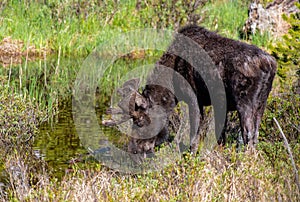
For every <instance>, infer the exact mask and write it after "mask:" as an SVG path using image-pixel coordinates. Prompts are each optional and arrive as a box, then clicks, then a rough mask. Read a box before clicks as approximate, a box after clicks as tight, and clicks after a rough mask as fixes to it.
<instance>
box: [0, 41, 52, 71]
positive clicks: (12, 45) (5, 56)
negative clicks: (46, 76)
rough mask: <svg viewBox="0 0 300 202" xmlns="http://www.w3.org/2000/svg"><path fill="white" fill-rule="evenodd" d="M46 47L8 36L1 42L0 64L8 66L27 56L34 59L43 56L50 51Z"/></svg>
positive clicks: (28, 58) (18, 62)
mask: <svg viewBox="0 0 300 202" xmlns="http://www.w3.org/2000/svg"><path fill="white" fill-rule="evenodd" d="M50 52H51V50H49V49H46V48H39V49H38V48H36V47H35V46H34V45H26V44H25V43H24V42H23V41H21V40H15V39H12V38H11V37H6V38H4V39H3V40H2V41H1V42H0V64H1V65H3V66H4V67H7V66H9V65H11V64H14V65H15V64H20V63H22V60H23V59H24V58H25V59H26V60H28V61H32V60H35V59H38V58H42V57H43V55H44V54H48V53H50Z"/></svg>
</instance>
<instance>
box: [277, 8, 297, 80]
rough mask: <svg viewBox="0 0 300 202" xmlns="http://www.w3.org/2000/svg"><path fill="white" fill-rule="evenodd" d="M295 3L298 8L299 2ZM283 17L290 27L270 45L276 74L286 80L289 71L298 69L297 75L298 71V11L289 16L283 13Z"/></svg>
mask: <svg viewBox="0 0 300 202" xmlns="http://www.w3.org/2000/svg"><path fill="white" fill-rule="evenodd" d="M296 5H297V7H298V8H299V9H300V4H299V3H298V4H296ZM283 18H284V19H285V20H286V21H287V22H288V23H289V24H290V25H291V27H290V29H289V30H288V33H287V34H286V35H284V36H283V40H282V41H281V42H278V43H277V44H276V45H273V46H271V51H272V55H273V56H274V57H275V58H276V59H277V62H278V75H279V76H280V77H281V79H282V81H285V82H287V81H286V80H287V79H288V78H287V76H288V75H289V73H288V72H289V71H291V70H292V71H295V69H298V76H299V71H300V68H299V65H300V52H299V50H300V13H299V12H298V13H295V14H291V15H290V16H289V17H288V16H286V15H283ZM294 75H295V74H294ZM294 75H293V76H294Z"/></svg>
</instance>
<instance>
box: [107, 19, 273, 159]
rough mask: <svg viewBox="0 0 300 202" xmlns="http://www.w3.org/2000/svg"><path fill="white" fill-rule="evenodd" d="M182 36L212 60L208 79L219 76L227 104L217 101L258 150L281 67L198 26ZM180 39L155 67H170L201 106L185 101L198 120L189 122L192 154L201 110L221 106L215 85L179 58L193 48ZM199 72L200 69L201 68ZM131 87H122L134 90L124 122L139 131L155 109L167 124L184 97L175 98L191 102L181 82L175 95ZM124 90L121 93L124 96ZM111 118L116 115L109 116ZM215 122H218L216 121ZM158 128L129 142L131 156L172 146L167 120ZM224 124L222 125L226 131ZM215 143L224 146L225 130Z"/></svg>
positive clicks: (161, 89) (183, 31)
mask: <svg viewBox="0 0 300 202" xmlns="http://www.w3.org/2000/svg"><path fill="white" fill-rule="evenodd" d="M178 35H181V36H184V37H187V38H189V39H190V40H192V41H193V42H194V43H195V44H197V45H198V46H199V47H201V49H202V50H204V51H205V53H206V54H207V55H208V56H209V57H210V59H211V61H212V62H213V64H214V65H215V68H214V69H213V70H212V71H211V72H212V73H209V74H206V76H207V77H212V81H214V80H213V79H214V78H213V77H218V78H219V79H220V80H221V81H222V83H223V86H224V89H225V94H226V95H225V96H226V101H225V100H222V99H220V100H219V102H226V103H225V107H226V112H229V111H237V113H238V116H239V120H240V127H241V134H242V139H243V142H244V144H245V145H248V146H249V147H255V145H256V144H257V142H258V135H259V134H258V133H259V132H258V130H259V125H260V122H261V119H262V116H263V112H264V109H265V107H266V102H267V98H268V95H269V93H270V91H271V88H272V83H273V79H274V76H275V74H276V69H277V64H276V61H275V59H274V58H273V57H272V56H271V55H269V54H268V53H266V52H264V51H263V50H261V49H259V48H258V47H256V46H254V45H250V44H247V43H244V42H240V41H236V40H233V39H229V38H225V37H222V36H220V35H219V34H217V33H215V32H211V31H209V30H207V29H205V28H203V27H200V26H198V25H188V26H185V27H183V28H181V29H180V30H179V31H178ZM176 37H177V36H175V37H174V38H175V39H174V40H173V42H172V43H171V45H170V46H169V48H168V50H167V51H166V52H165V53H164V54H163V55H162V57H161V58H160V59H159V60H158V62H157V63H156V65H155V66H157V67H159V66H163V67H166V68H171V69H172V70H174V72H176V73H178V74H180V75H181V76H182V77H184V79H185V80H186V81H187V82H188V83H189V84H190V86H191V89H192V91H193V93H194V94H195V95H196V98H197V105H195V104H193V103H192V102H189V101H188V100H185V101H187V102H188V103H189V104H188V105H189V114H190V116H192V115H195V113H198V114H196V115H198V116H200V121H199V123H195V122H194V123H193V120H190V121H191V122H192V123H191V130H193V132H194V133H196V136H195V138H192V139H191V143H190V151H191V152H193V153H195V152H197V149H198V144H199V139H200V135H198V134H199V130H200V128H201V120H203V118H204V109H203V108H204V106H210V105H213V107H215V108H217V107H218V106H217V105H218V104H215V106H214V104H213V103H212V100H211V97H210V92H211V91H209V87H210V86H208V85H211V84H212V83H211V82H210V83H207V82H205V81H206V80H209V79H210V78H203V74H200V73H199V71H195V64H191V63H190V62H189V61H188V59H186V58H182V57H180V56H179V55H182V53H183V52H185V53H184V54H185V55H187V57H189V54H190V53H192V52H193V50H189V49H192V48H190V45H188V44H180V42H179V41H178V40H177V39H176ZM184 46H185V47H184ZM177 53H178V54H177ZM198 68H200V69H201V67H198ZM206 71H207V70H206ZM155 74H156V73H155V71H153V73H152V75H150V77H151V78H153V77H155V78H158V77H164V75H163V74H161V73H160V74H159V75H157V74H156V75H155ZM151 78H150V80H151ZM205 79H206V80H205ZM131 82H133V81H131ZM133 83H134V84H131V85H129V84H125V85H124V88H127V89H131V90H129V91H126V92H127V95H125V94H126V93H123V97H124V98H126V99H125V100H130V101H128V103H129V110H127V111H126V110H125V111H124V110H123V113H125V114H127V118H126V119H132V120H133V123H134V125H135V127H136V128H141V129H143V128H147V126H148V125H149V123H151V121H153V120H152V119H153V118H152V117H151V115H152V114H153V113H154V112H155V110H153V109H154V107H155V106H160V108H162V109H163V110H164V112H165V113H166V116H163V117H162V119H168V116H169V115H170V114H172V110H173V109H174V107H175V106H176V105H177V103H178V102H179V101H180V98H178V97H177V96H176V95H183V96H181V97H187V98H188V97H190V93H191V92H190V91H189V90H188V89H186V87H185V85H182V84H181V83H180V82H179V83H178V82H177V83H176V82H174V83H173V84H172V85H173V88H174V91H172V90H169V89H167V88H165V87H164V86H160V85H157V84H153V82H152V83H151V82H150V83H147V84H146V86H145V87H144V89H143V91H142V93H139V92H138V84H137V83H138V81H135V82H133ZM124 88H123V90H121V91H123V92H125V90H124ZM127 105H128V104H127ZM196 106H197V107H196ZM127 108H128V107H127ZM151 110H152V111H151ZM121 111H122V110H121ZM110 113H114V112H112V111H110ZM193 113H194V114H193ZM215 118H216V122H217V121H218V120H217V117H215ZM158 123H159V124H156V125H158V126H157V127H158V128H159V130H160V131H158V132H157V134H156V135H155V136H151V137H149V138H145V137H143V138H141V139H140V140H139V138H138V137H134V138H131V140H130V142H129V145H128V150H129V152H131V153H139V154H145V153H149V152H150V153H151V152H154V147H155V146H157V145H160V144H162V143H163V142H166V141H168V129H167V125H168V120H164V121H159V122H158ZM225 123H226V120H225ZM216 124H217V123H216ZM224 125H225V124H224ZM224 125H222V128H223V127H224ZM225 126H226V125H225ZM193 127H196V129H193ZM147 130H149V128H147ZM150 130H151V129H150ZM217 142H218V144H222V145H223V144H225V143H226V135H225V132H224V129H223V130H222V132H221V135H220V136H219V138H218V141H217Z"/></svg>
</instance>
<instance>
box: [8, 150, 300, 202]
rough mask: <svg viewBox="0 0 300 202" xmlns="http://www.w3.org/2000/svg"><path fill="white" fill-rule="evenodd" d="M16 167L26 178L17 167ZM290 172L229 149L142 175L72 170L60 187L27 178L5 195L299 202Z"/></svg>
mask: <svg viewBox="0 0 300 202" xmlns="http://www.w3.org/2000/svg"><path fill="white" fill-rule="evenodd" d="M19 162H21V161H20V160H19ZM14 166H15V167H19V168H20V169H22V171H23V172H24V173H26V167H23V165H22V164H21V163H19V164H15V165H14ZM291 170H292V168H291V166H289V165H288V164H287V165H286V168H285V170H281V171H278V170H276V168H274V167H273V166H272V165H271V164H270V163H269V162H268V161H267V160H266V159H265V158H264V154H263V153H262V152H260V151H254V152H253V151H252V152H251V151H246V152H241V153H236V152H235V149H234V148H233V149H225V150H222V151H221V150H215V151H213V152H208V153H206V154H205V155H203V157H202V158H201V157H192V156H186V157H185V158H184V159H182V160H180V161H179V162H177V163H176V165H170V166H168V167H166V168H165V169H164V170H163V171H161V172H156V173H148V174H144V175H122V174H119V173H115V172H113V171H111V170H108V169H106V168H100V169H89V170H80V169H77V170H76V168H75V171H74V172H73V173H69V174H66V176H65V177H64V179H62V181H60V182H58V181H55V180H53V179H52V180H51V179H50V178H49V177H47V175H41V176H39V180H38V181H37V182H36V184H35V185H34V186H33V185H30V184H26V183H24V182H25V181H29V180H30V179H29V176H30V175H21V176H23V177H25V178H23V177H21V178H19V179H17V180H14V179H13V180H11V181H10V183H11V187H13V188H11V189H9V190H8V193H9V195H10V196H11V197H10V199H17V200H20V201H298V200H299V199H300V195H299V192H298V190H297V187H296V185H295V183H294V181H293V179H294V177H293V174H292V173H293V172H291ZM11 174H12V173H11ZM10 176H11V175H10ZM11 178H14V177H11ZM26 178H27V179H26Z"/></svg>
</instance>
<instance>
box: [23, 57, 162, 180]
mask: <svg viewBox="0 0 300 202" xmlns="http://www.w3.org/2000/svg"><path fill="white" fill-rule="evenodd" d="M157 58H158V57H157V56H152V57H149V58H146V59H145V58H142V59H132V58H131V59H130V60H128V59H124V58H122V59H121V60H119V61H116V62H115V63H114V64H113V65H112V66H111V67H109V68H108V69H107V71H106V72H105V73H104V76H103V78H102V79H100V81H99V86H101V89H100V88H97V89H96V92H95V94H96V101H95V105H94V111H95V114H96V117H97V122H98V124H99V127H100V128H101V131H103V132H104V136H105V137H106V138H107V140H109V141H110V142H112V143H113V144H114V145H116V146H117V147H118V148H120V149H124V148H125V145H126V142H127V141H128V137H127V136H126V135H125V134H123V133H121V132H120V131H119V130H117V129H116V128H114V127H105V126H103V125H102V124H101V122H102V120H103V118H107V116H106V115H105V111H106V110H107V109H108V108H109V106H110V105H111V104H112V101H111V98H112V97H111V96H112V95H113V93H114V94H116V92H115V88H116V87H117V86H120V85H122V82H123V81H125V80H127V79H128V77H134V76H138V77H140V74H141V70H142V71H144V70H145V68H146V67H148V66H147V64H149V63H150V64H153V63H154V62H155V61H156V60H157ZM82 61H83V59H78V60H75V61H74V60H70V59H61V61H60V67H61V72H60V73H59V74H58V76H57V77H55V76H54V75H53V74H54V73H53V72H55V70H51V68H52V69H53V68H54V69H55V68H56V65H57V61H56V60H55V57H54V59H49V60H48V61H47V62H46V63H45V66H46V68H42V69H44V70H46V69H47V72H46V73H45V74H46V75H47V79H46V80H47V81H48V83H49V84H51V85H52V86H51V87H49V86H48V87H47V88H45V86H44V87H43V88H44V89H45V91H43V93H44V94H45V95H44V96H42V97H43V99H46V100H51V96H50V94H51V93H52V94H51V95H58V96H57V103H56V104H57V109H56V110H55V111H57V112H58V113H57V114H56V115H55V116H54V117H53V119H51V120H50V121H47V122H44V123H43V124H41V125H40V127H39V133H38V135H37V137H36V138H35V144H34V149H35V152H36V155H37V156H39V157H41V158H42V159H44V160H45V161H46V162H47V163H48V166H49V167H50V168H51V169H52V170H53V173H54V175H55V176H57V177H59V178H60V177H62V176H63V175H64V174H65V172H68V171H72V168H73V165H74V164H76V165H80V164H84V163H86V162H87V161H88V163H89V164H91V163H93V162H97V161H95V159H94V158H93V157H92V155H90V154H91V150H89V148H87V147H86V146H84V145H83V144H82V139H81V138H80V137H79V135H78V131H77V129H78V128H76V127H75V123H74V108H73V106H72V92H73V89H72V88H73V85H74V80H75V78H76V72H77V71H78V69H80V68H81V64H82ZM43 63H44V62H42V64H43ZM38 64H41V62H39V63H38V62H37V63H29V64H28V69H36V68H37V67H36V66H38ZM43 65H44V64H43ZM136 67H138V68H136ZM32 72H35V71H33V70H32ZM35 74H36V72H35ZM39 74H41V73H39ZM66 75H67V76H66ZM27 79H28V78H27ZM42 80H45V79H44V78H43V76H42ZM51 80H52V82H51ZM54 80H55V82H53V81H54ZM44 83H45V82H41V84H40V85H42V86H43V85H44ZM29 87H30V85H29ZM47 93H48V95H47ZM48 106H49V103H48ZM50 106H54V103H53V104H51V105H50ZM96 145H97V143H96ZM95 147H96V146H95ZM94 149H96V148H93V150H94Z"/></svg>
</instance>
